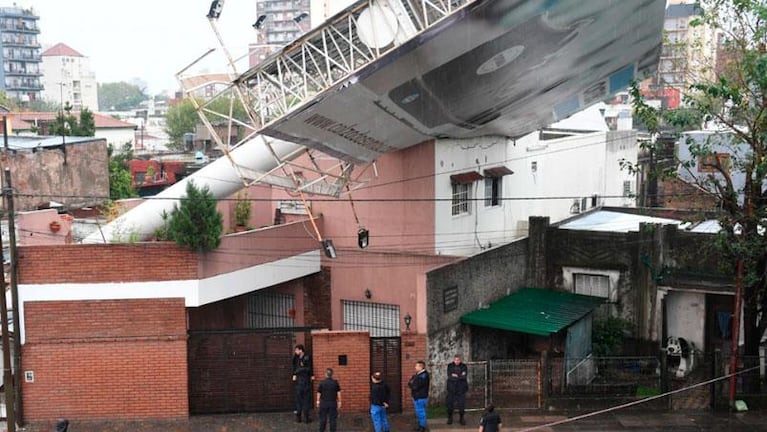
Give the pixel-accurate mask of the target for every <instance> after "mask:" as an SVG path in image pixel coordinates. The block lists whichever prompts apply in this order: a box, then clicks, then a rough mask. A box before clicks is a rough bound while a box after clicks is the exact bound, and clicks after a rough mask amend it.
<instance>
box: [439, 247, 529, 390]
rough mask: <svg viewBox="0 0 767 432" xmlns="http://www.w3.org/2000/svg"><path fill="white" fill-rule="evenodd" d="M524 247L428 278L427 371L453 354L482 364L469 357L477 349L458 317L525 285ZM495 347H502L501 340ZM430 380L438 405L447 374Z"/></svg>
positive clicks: (464, 262)
mask: <svg viewBox="0 0 767 432" xmlns="http://www.w3.org/2000/svg"><path fill="white" fill-rule="evenodd" d="M527 246H528V241H527V239H522V240H518V241H516V242H514V243H510V244H507V245H503V246H499V247H496V248H492V249H490V250H487V251H485V252H482V253H479V254H477V255H474V256H472V257H470V258H464V259H462V260H460V261H458V262H456V263H454V264H449V265H445V266H443V267H440V268H438V269H435V270H432V271H430V272H428V273H427V274H426V293H427V294H426V298H427V312H428V335H429V341H428V358H427V359H426V361H427V363H428V364H429V365H433V367H434V368H438V369H439V370H442V369H444V368H445V367H446V365H447V364H448V363H449V362H451V361H452V360H453V357H454V356H455V354H456V353H462V354H463V355H464V358H465V359H466V360H467V361H468V360H484V359H486V357H483V356H478V355H479V354H477V355H475V353H474V352H473V351H472V350H473V349H474V348H475V347H476V345H474V341H473V339H472V338H473V336H474V335H473V334H471V336H470V333H469V329H468V328H467V327H466V326H464V325H463V324H461V322H460V319H461V316H463V315H464V314H466V313H468V312H471V311H474V310H476V309H477V308H479V307H481V306H482V305H483V304H488V303H491V302H493V301H495V300H498V299H500V298H501V297H503V296H505V295H507V294H510V293H511V292H514V291H516V290H517V289H519V288H520V287H521V286H523V285H524V284H525V268H526V266H527ZM446 296H447V306H448V308H450V307H451V306H450V305H451V304H454V305H455V309H453V310H446V309H445V306H446ZM493 343H494V344H498V345H503V342H502V341H499V340H494V341H493ZM443 372H444V371H443ZM432 376H433V387H432V388H433V391H434V396H435V397H436V398H437V399H441V398H442V395H443V393H444V389H445V382H444V380H445V378H446V377H445V374H444V373H435V374H433V375H432ZM435 400H436V399H435Z"/></svg>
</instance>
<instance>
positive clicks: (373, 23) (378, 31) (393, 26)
mask: <svg viewBox="0 0 767 432" xmlns="http://www.w3.org/2000/svg"><path fill="white" fill-rule="evenodd" d="M398 27H399V24H398V23H397V16H396V15H394V12H392V10H391V9H389V8H388V7H384V6H381V5H379V4H378V3H373V4H371V5H370V7H369V8H366V9H365V10H363V11H362V12H361V13H360V15H359V17H357V36H358V37H359V38H360V40H361V41H362V43H364V44H365V45H367V46H368V48H372V49H377V48H383V47H385V46H387V45H389V44H391V43H392V42H394V36H396V35H397V29H398Z"/></svg>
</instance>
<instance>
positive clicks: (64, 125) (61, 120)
mask: <svg viewBox="0 0 767 432" xmlns="http://www.w3.org/2000/svg"><path fill="white" fill-rule="evenodd" d="M50 134H51V135H64V136H80V137H87V136H94V135H95V134H96V123H95V121H94V119H93V113H92V112H91V111H90V110H89V109H88V108H83V110H82V111H80V117H79V119H78V118H77V117H75V116H74V115H73V114H72V107H71V106H70V105H67V106H65V107H64V111H61V112H59V113H58V114H57V115H56V120H55V121H54V122H53V124H52V125H51V130H50Z"/></svg>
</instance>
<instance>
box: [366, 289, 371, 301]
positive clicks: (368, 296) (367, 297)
mask: <svg viewBox="0 0 767 432" xmlns="http://www.w3.org/2000/svg"><path fill="white" fill-rule="evenodd" d="M371 297H373V293H371V292H370V289H366V290H365V298H366V299H370V298H371Z"/></svg>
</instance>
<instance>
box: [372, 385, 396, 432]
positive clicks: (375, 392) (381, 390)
mask: <svg viewBox="0 0 767 432" xmlns="http://www.w3.org/2000/svg"><path fill="white" fill-rule="evenodd" d="M370 380H371V381H373V384H371V386H370V418H371V419H372V420H373V429H374V430H375V432H389V420H388V419H387V418H386V409H387V408H389V396H390V395H391V390H390V389H389V386H388V385H387V384H386V383H385V382H383V375H382V374H381V372H374V373H373V375H371V376H370Z"/></svg>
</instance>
